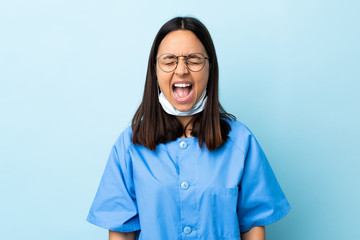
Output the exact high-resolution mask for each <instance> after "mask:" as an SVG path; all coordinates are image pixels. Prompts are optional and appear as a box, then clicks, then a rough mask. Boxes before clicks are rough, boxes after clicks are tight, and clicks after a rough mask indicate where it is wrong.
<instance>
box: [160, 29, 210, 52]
mask: <svg viewBox="0 0 360 240" xmlns="http://www.w3.org/2000/svg"><path fill="white" fill-rule="evenodd" d="M195 52H199V53H203V54H206V50H205V47H204V45H203V44H202V43H201V42H200V40H199V39H198V38H197V37H196V35H195V34H194V33H193V32H192V31H189V30H176V31H172V32H170V33H168V34H167V35H166V36H165V37H164V39H163V40H162V41H161V43H160V45H159V49H158V55H161V54H163V53H173V54H175V55H183V54H189V53H195Z"/></svg>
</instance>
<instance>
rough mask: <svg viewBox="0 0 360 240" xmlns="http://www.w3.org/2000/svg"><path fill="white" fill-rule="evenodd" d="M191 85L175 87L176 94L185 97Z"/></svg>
mask: <svg viewBox="0 0 360 240" xmlns="http://www.w3.org/2000/svg"><path fill="white" fill-rule="evenodd" d="M190 91H191V87H175V92H176V95H177V96H178V97H179V98H184V97H187V96H188V95H189V94H190Z"/></svg>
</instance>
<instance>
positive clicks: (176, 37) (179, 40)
mask: <svg viewBox="0 0 360 240" xmlns="http://www.w3.org/2000/svg"><path fill="white" fill-rule="evenodd" d="M198 52H200V53H202V54H204V55H205V56H208V55H207V53H206V50H205V47H204V46H203V44H202V43H201V42H200V40H199V39H198V38H197V37H196V35H195V34H194V33H193V32H191V31H188V30H177V31H173V32H170V33H169V34H168V35H166V36H165V38H164V39H163V40H162V42H161V43H160V45H159V50H158V53H157V57H159V56H160V55H161V54H163V53H173V54H175V55H176V56H179V55H188V54H190V53H198ZM156 75H157V78H158V83H159V87H160V90H161V91H162V92H163V93H164V95H165V97H166V98H167V99H168V101H169V102H170V103H171V105H173V106H174V107H175V109H177V110H178V111H182V112H185V111H188V110H190V109H191V108H192V107H193V106H194V105H195V103H196V102H197V101H198V100H199V98H200V96H201V94H202V92H203V91H204V89H205V88H206V86H207V83H208V79H209V62H208V61H206V64H205V66H204V68H203V69H202V70H201V71H199V72H191V71H189V70H188V69H187V68H186V65H185V59H184V58H179V63H178V66H177V68H176V69H175V70H174V71H173V72H171V73H166V72H164V71H162V70H161V69H160V68H159V66H158V65H156ZM181 80H185V81H190V82H191V83H192V87H193V91H194V94H193V97H192V98H191V99H190V101H188V102H186V103H178V102H177V101H176V100H175V99H174V97H173V83H174V82H177V81H181ZM177 119H178V120H179V121H180V122H181V124H182V125H183V126H185V125H186V124H187V123H188V122H189V121H190V120H191V119H192V116H183V117H177ZM190 133H191V124H190V125H189V127H188V128H187V133H186V135H187V136H191V134H190ZM182 137H185V136H182ZM135 238H136V232H130V233H123V232H116V231H111V230H110V231H109V240H135ZM241 239H242V240H265V227H264V226H260V227H253V228H252V229H250V230H249V231H248V232H245V233H241Z"/></svg>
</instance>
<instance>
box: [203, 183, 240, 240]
mask: <svg viewBox="0 0 360 240" xmlns="http://www.w3.org/2000/svg"><path fill="white" fill-rule="evenodd" d="M238 191H239V189H238V188H216V189H212V190H211V192H210V199H211V207H212V213H213V216H212V218H213V232H214V234H215V235H216V236H217V237H219V238H227V239H229V240H230V239H232V240H236V239H240V229H239V221H238V217H237V213H236V208H237V199H238Z"/></svg>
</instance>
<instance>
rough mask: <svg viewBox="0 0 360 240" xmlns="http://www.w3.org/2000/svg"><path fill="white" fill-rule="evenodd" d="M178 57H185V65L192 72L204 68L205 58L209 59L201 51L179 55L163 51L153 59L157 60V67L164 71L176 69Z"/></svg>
mask: <svg viewBox="0 0 360 240" xmlns="http://www.w3.org/2000/svg"><path fill="white" fill-rule="evenodd" d="M179 57H184V58H185V66H186V68H187V69H188V70H189V71H192V72H199V71H201V69H203V68H204V66H205V63H206V59H209V58H208V57H205V56H204V55H203V54H202V53H190V54H189V55H187V56H185V55H180V56H176V55H175V54H171V53H164V54H161V55H160V56H159V57H156V58H155V59H156V60H158V63H159V67H160V69H161V70H163V71H164V72H167V73H169V72H172V71H174V70H175V69H176V67H177V65H178V62H179Z"/></svg>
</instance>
